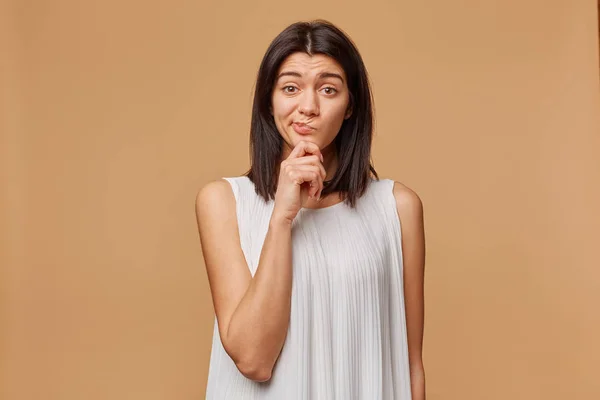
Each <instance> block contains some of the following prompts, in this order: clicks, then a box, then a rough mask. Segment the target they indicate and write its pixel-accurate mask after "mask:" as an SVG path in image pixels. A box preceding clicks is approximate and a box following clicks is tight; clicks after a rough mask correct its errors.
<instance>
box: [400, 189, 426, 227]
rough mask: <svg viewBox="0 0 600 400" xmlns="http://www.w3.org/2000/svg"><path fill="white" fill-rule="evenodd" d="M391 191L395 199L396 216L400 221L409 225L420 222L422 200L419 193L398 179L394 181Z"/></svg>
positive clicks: (421, 217)
mask: <svg viewBox="0 0 600 400" xmlns="http://www.w3.org/2000/svg"><path fill="white" fill-rule="evenodd" d="M393 193H394V198H395V199H396V208H397V210H398V216H399V217H400V219H401V220H402V222H407V223H410V224H411V225H415V224H417V225H418V224H422V219H423V202H422V201H421V198H420V197H419V195H418V194H417V193H416V192H415V191H414V190H413V189H411V188H409V187H408V186H406V185H404V184H403V183H401V182H398V181H394V189H393Z"/></svg>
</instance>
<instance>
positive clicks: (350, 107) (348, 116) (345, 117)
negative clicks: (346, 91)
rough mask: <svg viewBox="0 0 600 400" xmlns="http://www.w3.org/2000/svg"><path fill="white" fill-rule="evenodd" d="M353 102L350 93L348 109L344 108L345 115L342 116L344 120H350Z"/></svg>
mask: <svg viewBox="0 0 600 400" xmlns="http://www.w3.org/2000/svg"><path fill="white" fill-rule="evenodd" d="M353 104H354V101H353V100H352V93H350V100H349V101H348V108H346V114H345V115H344V119H348V118H350V116H351V115H352V105H353Z"/></svg>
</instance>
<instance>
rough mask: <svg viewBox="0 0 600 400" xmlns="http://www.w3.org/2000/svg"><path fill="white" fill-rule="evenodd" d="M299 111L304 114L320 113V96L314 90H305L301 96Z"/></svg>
mask: <svg viewBox="0 0 600 400" xmlns="http://www.w3.org/2000/svg"><path fill="white" fill-rule="evenodd" d="M299 100H300V103H299V104H298V111H299V112H300V114H303V115H319V98H318V97H317V94H316V93H315V92H314V91H312V90H307V91H305V92H304V93H303V94H302V95H301V96H300V99H299Z"/></svg>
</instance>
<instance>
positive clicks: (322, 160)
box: [319, 154, 325, 162]
mask: <svg viewBox="0 0 600 400" xmlns="http://www.w3.org/2000/svg"><path fill="white" fill-rule="evenodd" d="M319 155H320V156H321V162H324V161H325V160H324V159H323V154H319Z"/></svg>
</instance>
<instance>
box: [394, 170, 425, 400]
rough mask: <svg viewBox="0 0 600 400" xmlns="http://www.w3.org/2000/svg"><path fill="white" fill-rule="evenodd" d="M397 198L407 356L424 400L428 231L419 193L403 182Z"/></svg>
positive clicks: (419, 399) (415, 393)
mask: <svg viewBox="0 0 600 400" xmlns="http://www.w3.org/2000/svg"><path fill="white" fill-rule="evenodd" d="M394 196H395V198H396V205H397V210H398V216H399V217H400V222H401V229H402V253H403V261H404V298H405V303H406V307H405V308H406V325H407V331H408V357H409V364H410V380H411V389H412V398H413V400H425V370H424V367H423V358H422V347H423V325H424V272H425V232H424V223H423V205H422V203H421V199H420V198H419V196H417V194H416V193H415V192H414V191H412V190H411V189H409V188H408V187H406V186H404V185H403V184H401V183H400V182H396V184H395V185H394Z"/></svg>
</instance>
